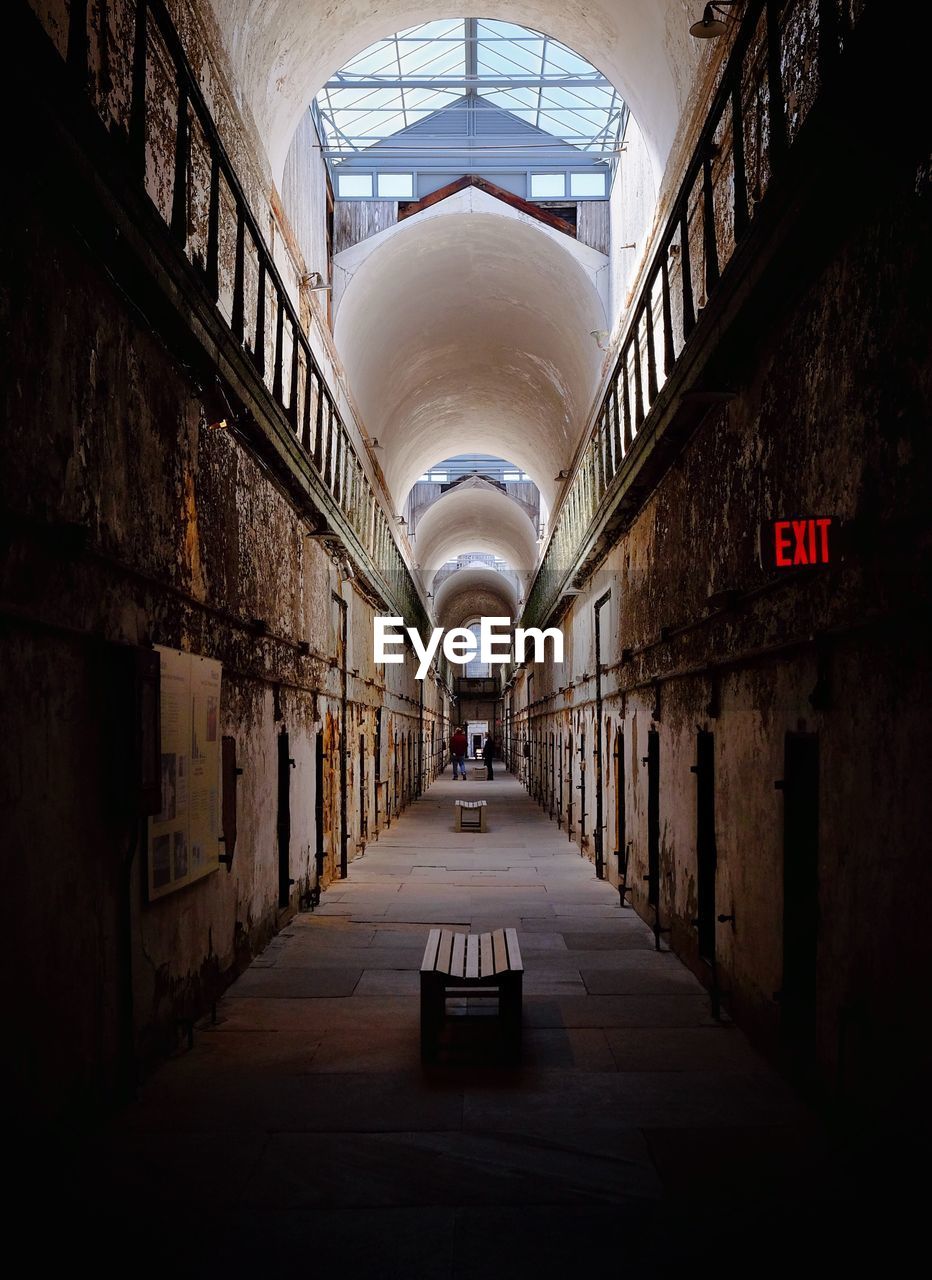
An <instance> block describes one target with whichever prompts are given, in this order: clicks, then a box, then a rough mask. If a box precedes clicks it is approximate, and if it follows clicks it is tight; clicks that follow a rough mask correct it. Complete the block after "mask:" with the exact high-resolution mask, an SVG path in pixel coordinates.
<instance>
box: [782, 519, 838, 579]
mask: <svg viewBox="0 0 932 1280" xmlns="http://www.w3.org/2000/svg"><path fill="white" fill-rule="evenodd" d="M831 528H832V519H831V517H830V516H820V517H817V518H810V519H806V520H774V522H773V524H772V526H771V528H770V548H769V550H770V555H769V556H768V559H769V560H770V562H771V563H772V564H773V565H774V566H775V567H776V568H777V569H798V568H800V566H803V565H807V566H808V565H824V564H830V563H831V554H832V540H831V537H830V530H831Z"/></svg>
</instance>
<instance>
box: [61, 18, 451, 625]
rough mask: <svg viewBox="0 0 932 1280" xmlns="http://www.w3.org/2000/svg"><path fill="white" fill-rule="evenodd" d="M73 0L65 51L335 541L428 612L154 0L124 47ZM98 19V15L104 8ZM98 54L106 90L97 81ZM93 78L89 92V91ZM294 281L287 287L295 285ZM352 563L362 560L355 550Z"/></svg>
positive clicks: (386, 591)
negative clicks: (279, 431)
mask: <svg viewBox="0 0 932 1280" xmlns="http://www.w3.org/2000/svg"><path fill="white" fill-rule="evenodd" d="M88 8H89V7H88V5H87V4H86V3H83V4H82V3H80V2H79V0H72V4H71V8H70V19H69V31H68V47H67V55H66V61H67V64H68V67H69V69H70V71H71V72H72V75H73V76H74V77H75V78H76V79H77V81H78V82H79V83H80V84H82V86H83V87H84V88H86V89H87V90H88V92H89V95H90V97H91V98H92V100H94V99H95V96H96V102H95V105H96V107H97V110H98V113H99V114H100V115H101V118H102V119H103V121H104V123H105V124H106V125H107V126H108V128H109V131H110V133H111V136H113V137H114V138H116V139H117V140H118V142H122V144H123V145H124V146H125V152H126V157H127V159H128V163H129V167H130V170H131V172H132V174H133V176H134V177H135V178H136V179H137V180H138V182H139V183H140V184H141V185H143V186H144V187H145V189H146V191H147V192H148V195H149V197H150V199H151V201H152V204H153V205H154V206H155V208H156V209H157V210H158V212H159V213H160V214H161V216H162V218H163V220H164V222H165V224H166V226H167V228H168V230H169V232H170V234H171V237H172V239H173V240H174V242H175V244H176V245H177V247H178V248H179V249H180V250H181V251H182V252H183V253H184V254H185V255H186V257H187V259H188V261H189V262H190V263H191V264H192V265H193V266H194V267H195V268H196V270H197V272H198V273H199V275H200V278H201V281H202V283H203V285H204V287H205V289H206V290H207V293H208V295H209V298H210V299H211V300H212V302H213V303H214V305H215V307H216V310H217V312H218V313H219V314H220V316H221V317H222V318H223V320H224V321H225V323H226V325H227V327H228V330H229V332H230V333H231V334H232V336H233V338H234V339H235V340H236V342H237V343H239V344H240V345H241V347H242V348H243V349H244V350H245V351H246V353H247V354H248V356H249V357H250V359H251V362H252V364H253V366H254V368H255V372H256V374H257V376H258V378H259V379H260V380H261V381H262V383H263V384H264V385H265V388H266V390H267V391H268V392H269V393H270V395H271V397H272V399H273V401H274V402H275V404H276V405H277V407H278V409H279V410H280V411H281V413H282V414H283V415H284V417H285V419H286V420H287V422H288V424H289V425H290V427H291V430H292V431H293V432H294V437H295V442H296V443H297V444H298V445H299V446H300V453H301V455H302V456H303V460H304V462H305V464H307V463H310V464H312V466H313V469H314V471H315V472H316V474H317V476H318V477H319V478H320V480H321V481H322V491H321V490H320V486H317V487H316V488H317V492H315V494H314V496H315V498H322V499H323V503H322V505H323V506H324V511H323V513H322V514H323V515H324V516H325V518H326V520H327V525H328V526H329V531H332V533H333V535H334V540H335V541H339V542H341V543H343V544H344V546H347V545H348V548H349V549H350V550H351V552H352V554H353V556H354V559H355V560H356V561H357V566H358V567H359V568H360V569H361V570H362V571H363V572H364V573H365V574H366V576H367V578H368V579H369V580H370V581H371V582H373V583H374V585H375V586H376V588H377V590H378V593H379V594H380V595H383V596H384V597H385V598H386V600H387V601H388V602H390V603H391V605H392V607H393V608H394V609H396V610H397V612H398V613H399V614H401V615H403V616H404V617H405V618H407V619H411V620H412V621H416V622H421V621H422V620H423V619H424V618H426V611H425V608H424V605H423V602H422V600H421V598H420V596H419V594H418V591H417V588H416V586H415V584H414V581H413V578H412V576H411V574H410V572H409V570H408V566H407V564H406V562H405V559H404V556H403V555H402V552H401V550H400V549H399V547H398V545H397V543H396V541H395V538H394V537H393V534H392V530H391V527H390V522H389V517H388V516H387V515H386V512H385V510H384V508H383V505H382V499H381V497H380V496H379V495H378V494H377V493H376V490H375V489H374V487H373V485H372V483H371V482H370V479H369V476H368V475H367V473H366V469H365V467H364V466H363V464H362V461H361V459H360V455H359V452H358V450H357V447H356V444H355V442H354V440H353V438H352V436H351V434H350V431H349V430H348V428H347V426H346V424H345V422H344V421H343V418H342V417H341V414H340V411H339V409H338V407H337V404H336V401H335V398H334V395H333V393H332V392H331V390H330V389H329V388H328V386H327V383H326V380H325V378H324V375H323V373H322V371H321V368H320V365H319V363H318V361H317V359H316V357H315V355H314V353H313V351H312V349H311V344H310V341H309V340H308V337H307V334H306V332H305V328H304V325H303V323H302V320H301V317H300V314H299V309H298V306H296V305H295V303H294V302H293V300H292V297H291V294H290V293H289V290H288V287H287V286H286V284H285V282H284V280H283V279H282V276H281V274H280V272H279V269H278V267H277V266H276V263H275V259H274V256H273V253H272V251H271V249H270V248H269V245H268V243H267V241H266V238H265V236H264V235H263V233H262V230H261V229H260V225H259V221H258V219H257V218H256V216H255V214H254V213H253V211H252V208H251V206H250V201H249V198H248V197H247V195H246V193H245V191H244V189H243V185H242V183H241V181H240V178H239V176H238V174H237V172H236V170H235V168H234V165H233V163H232V161H231V159H230V156H229V154H228V152H227V150H226V148H225V146H224V144H223V142H222V140H221V137H220V134H219V131H218V129H217V126H216V123H215V121H214V118H213V114H212V112H211V109H210V107H209V106H208V103H207V101H206V98H205V96H204V92H203V91H202V88H201V85H200V83H199V81H198V78H197V76H196V75H195V73H194V71H193V70H192V67H191V64H190V62H189V60H188V57H187V55H186V53H185V50H184V47H183V45H182V42H181V39H180V38H179V35H178V32H177V30H176V29H175V26H174V23H173V22H172V19H171V16H170V15H169V12H168V9H167V8H166V5H165V3H164V0H137V3H136V5H135V14H134V16H133V11H132V10H131V9H130V10H129V14H130V19H129V21H130V23H131V24H132V26H131V27H130V30H129V31H127V32H126V35H127V36H130V35H131V40H130V39H128V38H127V39H125V40H124V42H123V45H122V46H121V44H120V42H119V40H114V39H113V37H112V36H110V37H108V38H107V40H106V43H105V44H104V43H103V42H102V37H101V34H100V32H99V31H92V28H91V26H90V25H89V19H90V14H89V12H88ZM105 22H106V19H105ZM104 60H105V62H106V86H107V88H106V92H104V93H102V92H101V90H100V83H101V79H102V75H101V66H102V64H103V62H104ZM95 84H96V95H95V92H94V89H95ZM299 289H300V285H297V286H296V287H295V289H294V292H295V293H296V294H299ZM360 561H361V562H362V563H359V562H360Z"/></svg>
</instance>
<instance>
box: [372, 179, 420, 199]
mask: <svg viewBox="0 0 932 1280" xmlns="http://www.w3.org/2000/svg"><path fill="white" fill-rule="evenodd" d="M379 195H380V196H381V197H382V199H383V200H410V199H411V197H412V196H413V195H414V174H413V173H380V174H379Z"/></svg>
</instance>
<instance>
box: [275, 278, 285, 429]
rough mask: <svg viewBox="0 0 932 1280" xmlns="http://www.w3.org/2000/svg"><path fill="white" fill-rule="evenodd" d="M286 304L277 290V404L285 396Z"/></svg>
mask: <svg viewBox="0 0 932 1280" xmlns="http://www.w3.org/2000/svg"><path fill="white" fill-rule="evenodd" d="M284 345H285V304H284V299H283V297H282V295H281V293H280V292H279V291H278V289H276V290H275V359H274V363H273V365H272V396H273V397H274V399H275V402H276V403H277V404H281V403H282V397H283V395H284V385H283V384H284V369H283V366H284V361H285V352H284V350H283V348H284Z"/></svg>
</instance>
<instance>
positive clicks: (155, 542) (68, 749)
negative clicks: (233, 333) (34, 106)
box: [0, 179, 448, 1113]
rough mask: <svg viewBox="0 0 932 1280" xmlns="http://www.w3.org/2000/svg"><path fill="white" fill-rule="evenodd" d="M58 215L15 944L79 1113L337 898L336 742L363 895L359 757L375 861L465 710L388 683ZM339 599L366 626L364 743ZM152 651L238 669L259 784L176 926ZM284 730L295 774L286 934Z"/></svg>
mask: <svg viewBox="0 0 932 1280" xmlns="http://www.w3.org/2000/svg"><path fill="white" fill-rule="evenodd" d="M38 191H40V188H37V189H36V190H35V191H34V190H32V189H31V188H30V184H29V181H28V179H27V180H25V181H24V182H23V183H22V184H21V186H20V189H19V192H18V200H17V207H16V209H15V210H12V209H9V208H8V209H7V210H6V214H5V216H4V218H3V225H2V235H0V259H2V261H0V279H2V280H3V281H4V287H3V290H2V293H0V310H2V323H3V327H4V332H5V333H6V334H7V335H8V336H7V340H6V341H5V342H4V345H3V354H2V357H0V361H2V365H3V372H2V378H0V383H2V387H3V406H2V414H3V421H4V424H5V425H4V433H5V441H4V446H5V447H4V456H5V465H4V469H3V472H2V478H0V505H2V511H3V530H4V535H5V549H6V551H7V555H6V557H5V561H4V572H3V580H2V606H0V608H2V618H3V628H2V635H3V641H2V649H3V659H2V661H3V672H4V683H5V686H6V688H7V690H8V691H10V692H15V691H21V692H23V691H28V697H8V698H5V699H4V700H3V712H2V730H3V732H2V737H3V753H4V768H3V770H2V777H3V779H4V782H3V805H2V808H3V827H4V833H3V839H2V844H3V848H4V860H3V863H4V871H3V888H4V895H3V896H4V902H5V903H6V904H7V905H6V909H5V912H4V932H5V939H4V942H5V947H6V949H7V952H8V954H9V955H11V956H15V957H17V961H16V963H15V965H14V966H12V967H10V966H5V968H6V969H7V972H8V974H9V977H10V979H11V981H10V985H9V989H8V990H7V992H6V995H5V999H6V1001H7V1009H8V1013H9V1012H12V1014H13V1018H12V1021H11V1022H10V1024H9V1030H10V1032H11V1041H12V1046H13V1047H12V1050H11V1053H10V1054H9V1055H8V1056H7V1063H8V1065H9V1066H12V1070H13V1075H14V1079H15V1081H16V1087H17V1088H18V1090H19V1091H20V1093H19V1096H21V1097H24V1098H25V1100H26V1101H25V1103H24V1105H27V1104H29V1103H34V1104H35V1105H36V1106H38V1107H39V1108H40V1109H42V1110H46V1111H48V1112H49V1113H57V1112H59V1111H60V1109H61V1108H62V1107H63V1106H64V1105H66V1104H68V1103H71V1102H76V1101H79V1100H80V1101H86V1100H87V1099H88V1098H89V1097H90V1098H93V1097H101V1098H103V1097H107V1096H112V1092H113V1089H114V1087H115V1085H116V1084H117V1082H118V1081H119V1080H120V1079H121V1078H123V1079H125V1077H126V1074H127V1067H128V1059H129V1057H130V1053H129V1048H128V1046H132V1050H133V1054H134V1055H135V1056H137V1057H138V1058H139V1059H141V1060H143V1061H149V1060H151V1059H152V1058H154V1057H156V1056H158V1055H160V1054H163V1053H165V1052H166V1051H167V1050H169V1049H170V1048H171V1047H172V1046H173V1045H174V1044H175V1042H176V1040H177V1037H178V1035H179V1030H180V1028H183V1025H184V1022H185V1021H186V1020H188V1019H190V1018H193V1017H197V1016H199V1015H201V1014H203V1013H204V1012H205V1011H207V1010H208V1009H209V1007H210V1004H211V1002H212V1001H213V1000H214V999H215V998H216V996H217V995H218V994H219V992H220V991H221V990H222V989H223V987H224V986H225V985H226V983H228V982H229V981H230V980H231V979H232V977H233V976H235V974H236V973H237V972H238V970H239V969H240V968H241V967H242V965H243V964H244V963H245V962H246V961H248V959H250V958H251V957H252V956H253V955H255V954H256V953H257V952H258V951H259V950H261V949H262V947H263V946H264V944H265V943H266V941H267V940H268V939H269V937H270V936H271V935H272V933H273V932H274V931H275V930H276V929H277V928H279V927H280V924H281V922H282V920H283V919H286V918H287V916H288V914H289V913H290V912H291V911H292V910H293V909H294V908H295V906H296V905H297V904H298V902H299V901H300V899H301V897H302V896H303V895H307V894H308V892H309V891H310V890H311V889H312V888H314V887H316V885H317V882H318V881H317V872H316V864H315V851H316V848H317V836H318V832H317V825H316V821H315V801H316V796H315V751H316V742H317V733H318V731H321V732H322V733H323V743H324V749H325V772H324V787H325V795H324V798H323V812H324V831H323V843H324V864H323V876H322V884H323V886H326V885H327V884H328V883H329V882H330V881H331V880H332V879H333V877H334V876H335V875H337V874H338V873H339V861H340V850H339V845H340V817H339V812H340V806H339V755H340V751H341V748H342V747H343V746H345V747H346V748H347V769H348V796H347V814H348V831H347V836H348V858H349V859H350V860H352V859H353V858H354V857H356V856H358V855H359V854H360V853H362V852H363V850H364V848H365V844H366V841H367V840H371V839H375V838H377V836H378V833H379V829H380V828H381V826H382V825H383V824H384V822H385V821H386V810H387V809H389V808H390V810H391V813H392V814H394V813H397V812H398V811H400V809H401V808H403V807H404V806H405V805H406V804H407V803H408V801H409V800H410V799H411V798H413V795H414V794H415V792H416V790H417V778H416V762H417V740H418V737H419V735H420V734H423V742H424V748H423V751H424V756H423V781H424V783H425V784H426V782H427V781H428V780H429V778H430V776H431V775H432V770H433V767H434V764H435V762H436V761H437V760H438V759H439V751H438V754H437V755H436V756H435V757H434V759H432V758H431V756H430V752H429V744H430V741H431V729H432V726H433V735H434V736H433V740H434V743H435V746H436V747H437V748H439V747H440V744H441V743H442V742H443V741H444V740H445V737H446V729H445V723H446V719H447V714H448V699H447V696H446V694H445V693H444V692H443V690H442V688H441V686H439V685H438V684H437V683H436V682H435V681H433V680H431V679H428V680H427V681H425V682H424V684H423V687H422V686H420V685H419V684H417V682H415V681H414V680H413V678H412V668H411V667H410V665H407V666H404V667H391V666H389V667H383V668H379V667H376V666H375V665H374V664H373V662H372V643H371V636H372V616H373V613H374V612H375V609H374V607H373V605H372V604H370V603H368V602H367V600H366V599H364V598H363V597H362V596H361V595H359V594H358V593H357V592H356V590H355V589H354V585H353V582H352V581H351V580H350V579H348V578H347V577H345V576H344V569H343V568H341V566H340V564H339V562H336V563H335V562H334V561H333V560H332V559H331V558H330V557H329V556H328V554H327V553H326V551H325V549H324V548H323V546H322V544H321V543H320V542H319V541H316V540H314V539H313V538H309V537H308V536H307V534H308V528H309V525H308V522H307V520H306V519H302V518H300V517H299V516H298V514H297V513H296V510H295V508H294V507H293V505H292V503H291V501H290V500H289V499H288V498H287V497H286V496H285V495H284V493H283V492H282V491H281V490H280V489H279V487H278V486H277V484H276V483H275V481H274V480H273V479H272V477H271V475H270V473H269V471H268V470H267V469H266V468H265V467H264V466H262V465H261V464H260V463H259V462H258V461H257V460H256V459H255V458H254V456H253V455H252V454H251V453H250V452H249V450H248V449H247V448H246V447H245V446H244V445H243V444H242V443H241V442H240V441H239V439H238V438H237V437H236V436H235V435H234V434H232V433H231V432H230V431H229V430H227V429H223V428H216V427H214V426H212V425H210V424H209V423H208V421H207V419H205V418H204V416H203V415H204V405H203V398H202V393H201V391H200V389H199V387H198V386H197V385H196V384H195V382H194V381H193V380H192V379H191V378H190V377H189V376H188V374H187V371H186V370H185V369H184V368H182V367H180V366H179V364H178V363H177V361H176V360H175V359H174V358H173V357H171V356H170V355H169V354H168V352H167V351H166V349H165V347H164V346H163V344H162V342H161V341H160V339H159V337H158V336H157V335H156V333H155V332H153V331H152V330H151V329H150V328H149V327H148V325H147V324H146V322H145V319H144V317H143V315H142V314H141V313H140V312H139V311H138V310H137V309H136V308H135V307H134V306H133V305H132V304H131V303H129V302H128V300H127V298H126V297H125V296H124V295H123V293H122V292H121V291H120V290H119V289H118V288H117V287H116V286H115V284H114V283H113V281H112V280H111V279H109V278H108V276H107V275H106V273H105V271H104V270H103V268H102V266H101V265H100V264H99V263H98V262H96V261H94V260H93V258H92V256H91V255H90V254H89V253H88V251H87V250H86V247H85V246H84V245H83V244H82V243H81V242H80V240H79V238H78V237H77V236H75V235H74V233H73V232H72V230H71V228H70V226H69V224H68V217H67V205H66V204H63V205H61V206H58V207H49V205H48V204H47V203H46V201H45V200H44V198H43V197H42V195H41V194H37V192H38ZM334 593H335V594H336V595H337V596H339V597H340V598H341V599H343V600H344V601H346V604H347V613H348V651H347V655H346V659H345V663H346V667H347V671H348V677H347V678H348V690H347V693H348V720H347V735H346V742H345V743H341V741H340V693H341V667H342V659H343V655H342V654H341V643H340V607H339V606H338V605H337V604H336V602H335V600H334V598H333V597H334ZM383 611H384V610H383ZM149 644H162V645H168V646H172V647H177V648H181V649H184V650H188V651H191V652H193V653H197V654H201V655H205V656H208V657H211V658H215V659H219V660H220V661H221V662H222V664H223V694H222V706H221V722H222V723H221V732H222V733H223V734H228V735H231V736H233V738H234V739H235V741H236V749H237V756H238V764H239V765H240V767H241V768H242V770H243V773H242V777H241V778H240V780H239V795H238V842H237V846H236V854H235V859H234V862H233V866H232V868H231V869H230V870H227V869H226V868H224V867H221V869H220V870H219V871H218V872H216V873H214V874H212V875H211V876H209V877H208V878H206V879H204V880H202V881H200V882H198V883H196V884H194V885H192V886H190V887H188V888H184V889H181V890H179V891H178V892H176V893H174V894H171V895H169V896H167V897H165V898H163V899H161V900H159V901H157V902H154V903H151V904H150V903H147V902H146V898H145V850H144V833H143V831H142V830H141V828H143V827H144V823H142V824H141V823H140V822H139V819H138V817H137V816H136V815H134V814H133V813H132V812H130V811H128V809H127V806H126V803H125V796H122V797H120V796H115V794H114V793H115V790H116V787H115V779H116V778H117V777H118V776H119V773H120V760H119V758H118V744H117V739H116V737H115V736H114V733H113V728H114V726H113V722H112V718H111V704H112V702H113V701H114V697H115V690H116V689H117V688H118V686H119V681H120V676H119V674H118V673H119V666H118V656H119V654H120V653H122V652H124V649H123V648H122V647H125V646H147V645H149ZM421 696H423V700H424V702H423V708H421V707H420V705H419V699H420V698H421ZM123 711H125V707H124V708H123ZM121 714H122V713H121ZM377 715H380V716H381V744H382V746H381V756H380V760H379V771H380V774H381V779H382V785H381V788H380V797H379V804H378V811H379V818H378V821H376V817H375V813H376V799H375V791H374V788H375V760H374V743H375V732H376V717H377ZM282 731H287V733H288V735H289V751H290V756H291V758H292V759H293V760H294V768H293V770H292V777H291V780H290V796H291V841H290V864H289V871H290V878H291V879H292V880H293V881H294V883H293V886H292V888H291V892H290V897H289V901H288V905H287V906H286V907H285V908H284V909H282V908H281V907H280V905H279V850H278V836H277V818H278V775H277V768H278V735H279V734H280V733H281V732H282ZM360 734H362V735H363V736H364V739H365V748H366V757H367V758H366V772H365V780H364V785H365V789H366V800H365V813H364V814H363V813H362V811H361V808H360V799H359V794H358V789H359V786H360V778H359V738H360ZM402 744H403V746H402ZM402 761H403V763H404V774H403V775H402V773H401V768H400V766H401V764H402ZM396 766H397V767H396ZM363 818H365V828H363ZM126 948H129V949H131V953H132V966H131V973H132V982H131V987H130V986H128V985H127V984H126V983H125V982H124V980H123V979H124V977H125V975H126V974H127V973H128V972H129V966H127V964H126V954H125V949H126Z"/></svg>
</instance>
